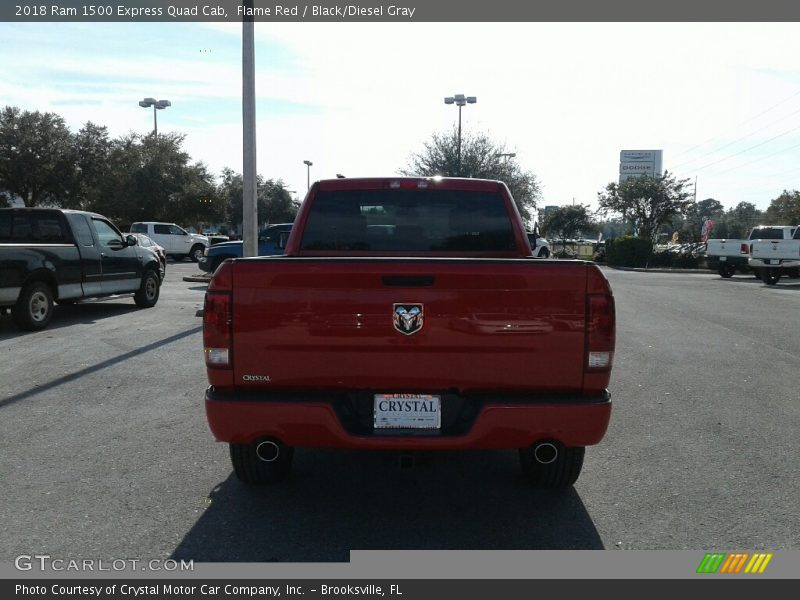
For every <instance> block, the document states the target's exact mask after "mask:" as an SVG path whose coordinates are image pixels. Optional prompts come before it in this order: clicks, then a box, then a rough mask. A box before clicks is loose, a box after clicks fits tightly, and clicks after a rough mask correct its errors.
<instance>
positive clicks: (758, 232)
mask: <svg viewBox="0 0 800 600" xmlns="http://www.w3.org/2000/svg"><path fill="white" fill-rule="evenodd" d="M750 239H751V240H782V239H783V229H781V228H780V227H757V228H755V229H753V231H752V233H751V234H750Z"/></svg>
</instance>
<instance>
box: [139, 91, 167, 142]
mask: <svg viewBox="0 0 800 600" xmlns="http://www.w3.org/2000/svg"><path fill="white" fill-rule="evenodd" d="M139 106H141V107H142V108H150V107H151V106H152V107H153V135H154V136H158V117H156V111H157V110H164V109H165V108H167V107H168V106H172V102H170V101H169V100H156V99H155V98H145V99H144V100H139Z"/></svg>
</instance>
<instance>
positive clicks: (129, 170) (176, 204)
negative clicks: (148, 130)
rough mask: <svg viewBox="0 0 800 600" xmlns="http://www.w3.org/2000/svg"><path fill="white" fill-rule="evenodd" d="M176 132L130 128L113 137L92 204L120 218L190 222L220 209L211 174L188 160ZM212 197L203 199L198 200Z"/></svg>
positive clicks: (127, 221) (209, 218)
mask: <svg viewBox="0 0 800 600" xmlns="http://www.w3.org/2000/svg"><path fill="white" fill-rule="evenodd" d="M183 141H184V136H183V135H181V134H177V133H167V134H159V135H158V136H154V135H152V134H150V135H146V136H140V135H137V134H131V135H128V136H125V137H122V138H119V139H117V140H114V142H113V143H112V147H111V151H110V153H109V157H108V169H107V170H106V172H105V174H104V175H103V176H102V177H101V178H100V181H99V183H98V186H97V188H98V189H97V191H96V193H95V194H93V202H92V205H91V208H92V209H93V210H96V211H97V212H100V213H102V214H104V215H106V216H108V217H109V218H111V219H113V220H114V221H116V222H117V223H118V224H121V225H122V226H123V227H125V226H126V225H128V224H130V223H132V222H134V221H174V222H176V223H179V224H181V225H186V226H188V225H192V224H194V223H196V222H198V221H212V220H215V217H217V216H220V215H224V205H223V206H222V210H221V211H220V209H219V206H218V204H222V203H221V202H216V201H213V200H214V199H215V198H216V194H217V189H216V186H215V184H214V181H213V177H212V176H211V175H210V174H209V173H208V172H207V169H206V167H205V166H204V165H202V164H194V165H192V164H190V163H189V160H190V159H189V155H188V154H187V153H186V152H184V151H183ZM205 199H211V200H212V202H210V203H208V205H204V204H203V203H202V202H201V201H202V200H205Z"/></svg>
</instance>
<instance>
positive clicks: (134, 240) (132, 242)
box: [125, 235, 139, 246]
mask: <svg viewBox="0 0 800 600" xmlns="http://www.w3.org/2000/svg"><path fill="white" fill-rule="evenodd" d="M125 242H126V243H127V244H128V246H135V245H136V244H138V243H139V240H138V239H137V238H136V236H135V235H129V236H126V237H125Z"/></svg>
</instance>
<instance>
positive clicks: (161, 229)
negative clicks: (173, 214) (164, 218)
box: [153, 225, 172, 235]
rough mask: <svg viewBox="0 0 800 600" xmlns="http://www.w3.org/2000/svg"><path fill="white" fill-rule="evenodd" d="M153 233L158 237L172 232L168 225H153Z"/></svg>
mask: <svg viewBox="0 0 800 600" xmlns="http://www.w3.org/2000/svg"><path fill="white" fill-rule="evenodd" d="M153 233H157V234H159V235H170V234H171V233H172V231H171V230H170V227H169V225H153Z"/></svg>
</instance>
